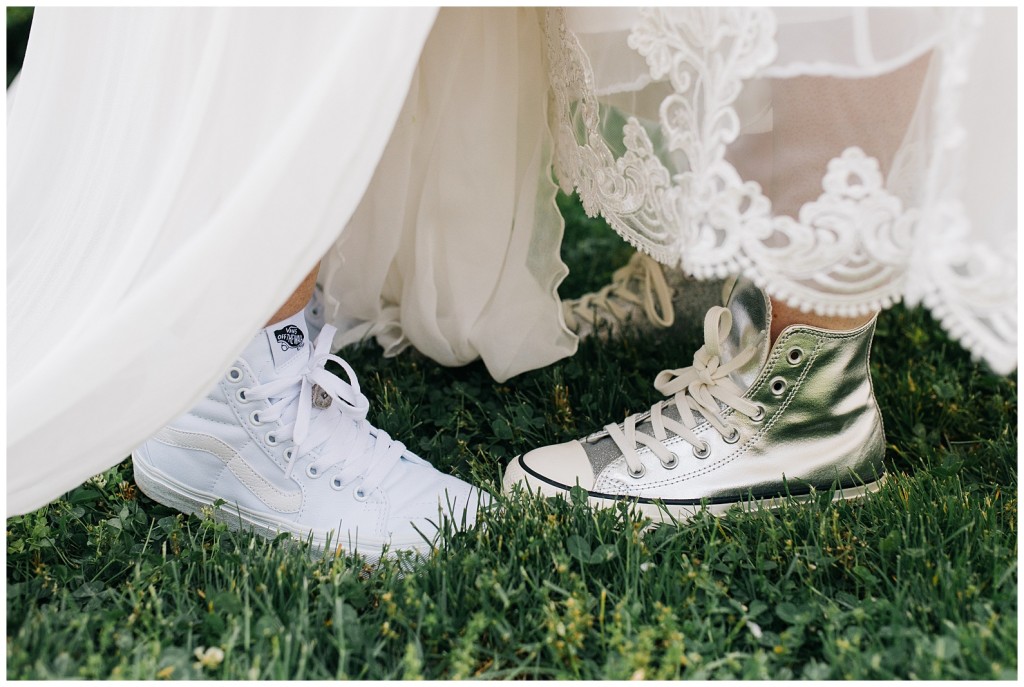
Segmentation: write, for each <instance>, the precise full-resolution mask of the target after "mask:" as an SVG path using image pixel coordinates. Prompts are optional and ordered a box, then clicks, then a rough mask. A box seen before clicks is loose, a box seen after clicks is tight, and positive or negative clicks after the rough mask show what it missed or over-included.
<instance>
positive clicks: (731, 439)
mask: <svg viewBox="0 0 1024 687" xmlns="http://www.w3.org/2000/svg"><path fill="white" fill-rule="evenodd" d="M739 440H740V430H739V428H737V427H733V428H732V431H731V432H729V435H728V436H724V437H722V441H724V442H725V443H727V444H735V443H736V442H737V441H739Z"/></svg>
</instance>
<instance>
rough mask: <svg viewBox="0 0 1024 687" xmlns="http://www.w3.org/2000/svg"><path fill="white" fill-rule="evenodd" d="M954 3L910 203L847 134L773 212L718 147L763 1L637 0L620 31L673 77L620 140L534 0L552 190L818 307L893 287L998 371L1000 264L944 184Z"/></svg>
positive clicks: (765, 42)
mask: <svg viewBox="0 0 1024 687" xmlns="http://www.w3.org/2000/svg"><path fill="white" fill-rule="evenodd" d="M678 12H679V11H678V10H676V15H675V16H676V17H678V16H679V14H678ZM964 12H965V13H967V16H960V15H958V14H952V15H951V16H950V17H949V28H948V31H947V35H946V40H944V41H943V44H942V46H941V47H940V57H939V59H941V60H942V69H943V77H942V79H943V82H942V83H941V88H940V92H941V94H942V95H941V98H940V101H939V102H938V103H936V115H935V116H936V118H937V121H936V122H935V123H934V128H935V130H936V132H937V134H938V135H937V136H936V137H935V140H934V141H932V142H930V143H931V144H932V145H934V147H935V150H926V151H924V154H925V155H927V156H928V157H929V167H928V169H929V178H927V179H925V180H924V182H925V188H924V190H923V194H922V195H923V198H924V201H923V203H922V205H921V207H920V208H917V207H906V206H905V204H904V202H903V201H902V200H901V199H900V197H899V196H897V195H896V194H895V193H894V192H893V189H890V188H887V186H886V180H885V179H883V175H882V173H881V171H880V168H879V164H878V162H877V161H876V160H875V159H873V158H871V157H869V156H867V155H866V154H865V153H864V152H863V151H862V150H861V149H860V148H857V147H849V148H847V149H845V150H843V151H842V152H841V153H840V154H839V155H838V156H837V157H835V158H834V159H832V160H831V162H829V164H828V168H827V170H823V179H822V194H821V195H820V196H819V197H818V199H817V200H814V201H811V202H808V203H806V204H804V205H803V206H802V207H801V208H800V211H799V213H798V217H797V219H793V218H790V217H786V216H781V215H780V216H773V214H772V205H771V201H770V200H769V199H768V198H767V197H766V196H765V194H764V193H763V192H762V190H761V187H760V186H759V185H758V184H757V183H755V182H753V181H745V180H744V179H743V178H741V176H740V175H739V173H738V172H737V170H736V168H735V167H734V166H733V165H732V164H730V163H729V162H728V161H727V160H726V150H727V147H728V146H729V145H730V144H731V143H733V142H734V141H735V140H736V138H737V137H738V136H739V133H740V120H739V117H738V116H737V113H736V108H735V101H736V99H737V97H738V96H739V94H740V92H741V90H742V89H743V83H744V80H747V79H750V78H752V77H754V76H755V75H757V74H758V73H759V71H760V70H763V69H764V68H766V67H768V66H769V65H771V64H772V61H773V60H774V59H775V56H776V52H777V49H776V45H775V42H774V35H775V26H776V24H775V17H774V14H773V13H772V12H771V10H769V9H766V8H753V9H723V8H691V9H687V10H686V11H685V14H684V15H683V16H684V17H685V18H684V19H682V20H680V19H678V18H674V19H670V18H669V16H668V15H667V14H666V13H665V12H663V11H661V10H657V9H652V10H647V11H645V12H644V14H643V19H642V20H641V21H640V22H639V23H638V24H637V25H636V26H634V27H633V29H632V31H631V33H630V35H629V39H628V45H629V47H630V48H632V49H633V50H636V51H637V52H638V53H639V54H640V55H641V56H643V57H644V58H645V60H646V62H647V65H648V68H649V71H650V75H651V78H652V79H653V80H654V81H666V80H667V82H668V84H670V85H671V90H672V92H671V93H670V94H669V95H667V96H666V97H665V98H664V99H663V100H662V102H661V106H660V110H659V118H658V121H657V122H656V125H654V124H652V123H650V122H647V123H644V122H642V121H641V120H639V119H638V118H637V117H635V116H630V117H628V118H626V120H625V123H624V124H623V126H622V139H621V143H619V142H617V141H616V142H614V143H612V144H610V143H609V141H607V140H606V138H605V137H604V135H603V134H602V114H603V113H602V111H601V107H600V105H599V103H598V100H597V97H596V96H595V94H594V77H593V74H592V72H591V68H590V65H589V62H588V59H587V56H586V53H585V52H584V51H583V49H582V48H581V46H580V44H579V42H578V41H577V39H576V37H575V36H574V35H573V34H572V33H571V32H570V31H568V30H567V29H566V27H565V21H564V16H563V13H562V11H561V10H549V11H548V12H547V15H546V18H545V19H546V20H545V23H546V27H545V32H546V43H547V52H548V60H549V72H550V77H551V85H552V98H553V103H552V116H553V117H554V121H553V125H552V126H553V128H554V131H555V138H556V153H555V165H556V172H557V174H558V178H559V181H560V183H561V184H562V187H563V190H565V191H566V192H571V191H572V190H573V189H575V190H576V191H577V192H578V193H579V196H580V199H581V201H582V203H583V206H584V209H585V210H586V211H587V213H588V214H589V215H590V216H596V215H598V214H601V215H602V216H604V218H605V219H606V220H607V221H608V222H609V224H610V225H611V226H612V227H613V228H614V229H615V230H616V231H617V232H618V233H619V234H620V235H622V237H623V238H624V239H626V240H627V241H629V242H630V243H631V244H633V245H634V246H636V247H637V248H639V249H640V250H642V251H644V252H646V253H648V254H650V255H651V256H652V257H654V258H655V259H657V260H659V261H660V262H663V263H666V264H669V265H676V264H679V265H680V266H681V267H682V269H683V270H684V271H685V272H687V273H688V274H691V275H693V276H696V277H698V278H711V277H724V276H726V275H728V274H737V273H743V274H745V275H746V276H748V277H749V278H751V279H752V280H753V281H754V282H755V283H757V284H758V285H759V286H761V287H762V288H764V289H765V290H766V291H767V292H768V293H770V294H771V295H772V296H775V297H778V298H782V299H784V300H786V301H787V302H789V303H791V304H793V305H796V306H799V307H803V308H808V309H813V310H814V311H816V312H818V313H821V314H829V315H856V314H864V313H867V312H870V311H873V310H876V309H878V308H881V307H887V306H889V305H892V304H893V303H894V302H896V301H898V300H899V299H901V298H902V297H904V296H907V298H908V301H909V302H911V304H914V303H917V302H919V301H923V302H924V303H925V304H926V305H928V306H929V307H930V308H931V309H932V310H933V312H934V313H935V314H936V316H937V317H938V318H939V319H940V320H941V322H942V323H943V325H944V327H945V328H946V330H947V331H948V332H949V333H950V334H951V335H953V336H955V337H957V338H958V339H960V340H961V341H962V343H963V344H964V345H965V346H966V347H968V348H969V349H970V350H971V351H972V352H973V353H975V354H977V355H981V356H983V357H984V358H985V359H986V360H987V361H988V362H989V364H990V365H992V366H993V368H995V369H996V370H997V371H1001V372H1008V371H1009V370H1011V369H1012V368H1013V367H1014V366H1015V364H1016V360H1015V359H1016V306H1015V303H1016V300H1015V298H1016V295H1015V292H1014V288H1015V284H1016V278H1015V269H1014V264H1013V262H1012V260H1008V259H1006V258H1004V257H1002V256H1000V255H998V254H995V253H994V251H991V250H987V249H986V248H985V247H984V246H979V245H971V244H970V243H969V242H967V241H966V240H965V239H966V237H967V236H968V235H969V233H968V232H967V231H966V230H965V223H966V222H967V221H968V220H967V218H966V215H965V213H964V211H963V207H962V205H961V203H960V202H959V201H958V200H956V199H957V197H958V196H957V195H956V193H955V190H956V188H955V187H956V182H955V174H953V170H955V158H956V156H957V154H958V145H959V143H960V141H961V140H962V136H959V135H958V129H957V126H958V125H957V122H956V107H955V103H956V96H957V88H958V86H959V84H960V83H962V81H963V80H964V79H965V78H966V76H965V74H964V71H965V66H964V65H965V63H966V60H967V59H968V57H969V54H970V34H971V30H970V27H971V22H970V19H971V16H973V15H971V14H970V11H969V10H967V11H964ZM645 124H646V125H645ZM605 127H607V124H605ZM652 136H654V137H655V138H654V140H652ZM655 141H657V144H656V143H655ZM613 146H614V148H615V150H614V151H613ZM658 151H661V152H662V154H664V155H668V156H671V158H672V160H673V164H674V165H675V166H676V167H677V168H678V171H675V172H674V173H673V171H670V169H669V168H668V167H667V166H666V164H665V163H664V162H663V160H662V158H661V157H660V156H659V154H658ZM897 164H899V163H898V162H897ZM919 194H920V192H919ZM919 197H920V195H919ZM919 226H923V227H925V229H924V230H919ZM924 232H927V234H926V235H925V234H924Z"/></svg>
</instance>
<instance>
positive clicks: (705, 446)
mask: <svg viewBox="0 0 1024 687" xmlns="http://www.w3.org/2000/svg"><path fill="white" fill-rule="evenodd" d="M710 455H711V444H709V443H708V442H706V441H702V442H700V448H698V447H696V446H694V447H693V457H694V458H700V459H701V460H704V459H705V458H707V457H708V456H710Z"/></svg>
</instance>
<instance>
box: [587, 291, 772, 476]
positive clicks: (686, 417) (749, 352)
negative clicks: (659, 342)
mask: <svg viewBox="0 0 1024 687" xmlns="http://www.w3.org/2000/svg"><path fill="white" fill-rule="evenodd" d="M731 327H732V313H730V312H729V310H728V309H726V308H723V307H720V306H715V307H713V308H711V309H710V310H709V311H708V314H707V315H706V316H705V318H704V345H703V346H701V348H700V349H699V350H698V351H697V353H696V354H694V356H693V365H692V366H691V367H684V368H679V369H676V370H663V371H661V372H660V373H658V376H657V377H656V378H655V380H654V388H656V389H657V390H658V391H660V392H661V393H663V394H664V395H665V396H669V395H673V394H674V396H673V398H672V401H673V402H674V403H675V406H676V409H677V410H678V411H679V417H680V420H681V421H676V420H674V419H672V418H671V417H665V416H664V415H663V414H662V408H664V404H665V401H658V402H657V403H655V404H654V405H653V406H652V407H651V410H650V413H648V414H636V415H630V416H629V417H628V418H626V421H625V423H623V427H622V429H620V428H619V426H618V425H616V424H610V425H607V426H605V428H604V429H605V431H606V432H608V435H609V436H610V437H611V438H612V440H613V441H614V442H615V445H616V446H618V447H619V450H620V451H622V455H623V456H624V457H625V459H626V466H627V467H628V469H629V473H630V474H631V475H632V476H634V477H641V476H643V473H644V466H643V463H642V462H641V461H640V457H639V456H638V455H637V449H638V448H639V447H640V446H647V447H648V448H650V449H651V451H653V452H654V454H655V455H656V456H658V459H659V460H661V463H662V465H664V466H665V467H675V465H676V461H677V460H678V458H677V456H676V454H674V453H673V452H672V451H670V450H669V449H668V448H667V447H666V446H665V444H664V443H662V442H664V441H665V440H666V439H667V438H668V432H669V431H671V432H672V433H674V434H675V435H676V436H679V437H681V438H682V439H683V440H685V441H686V442H687V443H689V444H690V445H691V446H693V448H694V451H695V452H697V451H698V450H699V451H700V453H698V456H699V457H702V458H706V457H707V451H708V450H709V447H708V445H707V443H705V442H704V441H702V440H701V439H700V438H698V437H697V435H696V434H695V433H694V432H693V429H694V428H695V427H696V426H697V420H696V419H695V418H694V414H693V413H694V412H696V413H697V414H698V415H700V416H701V417H703V418H705V419H706V420H707V421H708V422H710V423H711V425H712V426H713V427H714V428H715V429H716V430H717V431H718V433H719V434H721V435H722V436H723V437H730V436H738V434H737V432H738V431H739V430H737V429H736V428H735V427H729V426H727V425H726V423H725V420H724V419H723V418H722V416H721V410H722V409H721V408H720V407H719V405H718V402H719V401H720V402H721V403H723V404H724V405H726V406H727V407H730V408H733V409H734V410H736V411H737V412H740V413H743V414H744V415H746V416H747V417H750V418H757V417H760V416H761V414H762V413H763V412H764V409H763V408H762V407H761V406H759V405H758V404H756V403H754V402H752V401H750V400H748V399H745V398H743V393H744V391H743V389H740V387H739V386H738V385H737V384H736V383H735V382H733V381H732V379H730V378H729V374H730V373H732V372H733V371H735V370H737V369H739V368H741V367H743V366H744V365H745V364H746V363H747V362H748V361H749V360H750V359H751V358H753V357H754V355H756V353H757V350H758V347H757V344H754V345H752V346H749V347H747V348H745V349H744V350H743V351H742V352H740V353H739V354H738V355H737V356H736V357H734V358H733V359H732V360H730V361H728V362H725V361H723V360H722V346H721V344H722V341H723V340H724V339H725V338H726V337H728V335H729V330H730V329H731ZM647 415H649V416H650V420H651V427H652V429H653V431H654V436H650V435H648V434H644V433H643V432H638V431H637V428H636V426H637V423H638V422H642V421H643V420H645V419H646V418H647Z"/></svg>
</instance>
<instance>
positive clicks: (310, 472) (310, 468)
mask: <svg viewBox="0 0 1024 687" xmlns="http://www.w3.org/2000/svg"><path fill="white" fill-rule="evenodd" d="M319 476H320V471H319V470H317V469H316V466H315V465H313V464H312V463H310V464H309V465H307V466H306V477H311V478H313V479H316V478H317V477H319Z"/></svg>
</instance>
